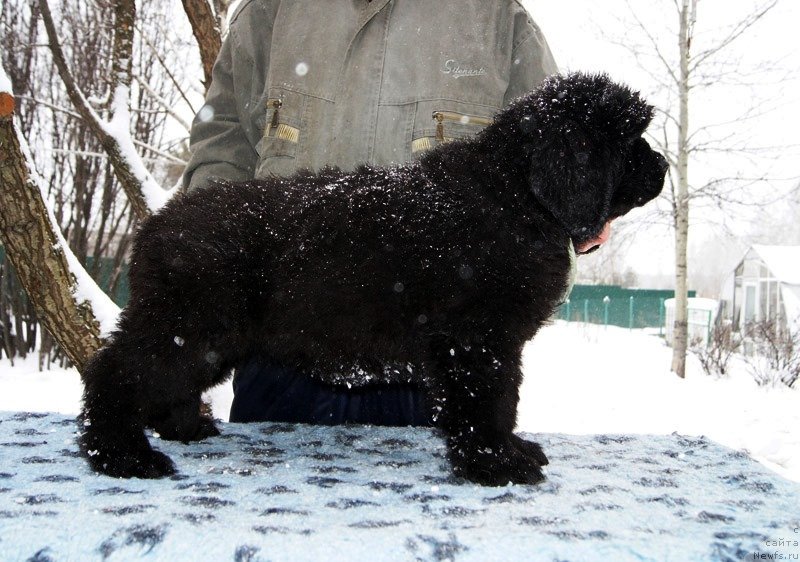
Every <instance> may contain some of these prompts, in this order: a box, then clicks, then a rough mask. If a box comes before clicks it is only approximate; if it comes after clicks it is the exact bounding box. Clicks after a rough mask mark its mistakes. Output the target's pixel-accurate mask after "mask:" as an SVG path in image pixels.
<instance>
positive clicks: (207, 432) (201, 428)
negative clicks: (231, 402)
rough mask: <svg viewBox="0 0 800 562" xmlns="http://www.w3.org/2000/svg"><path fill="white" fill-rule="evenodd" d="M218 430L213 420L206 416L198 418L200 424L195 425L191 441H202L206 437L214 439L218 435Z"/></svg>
mask: <svg viewBox="0 0 800 562" xmlns="http://www.w3.org/2000/svg"><path fill="white" fill-rule="evenodd" d="M219 434H220V433H219V429H217V424H215V423H214V420H213V419H212V418H210V417H208V416H200V423H199V424H198V425H197V432H196V433H195V436H194V439H192V440H193V441H202V440H203V439H205V438H206V437H216V436H217V435H219Z"/></svg>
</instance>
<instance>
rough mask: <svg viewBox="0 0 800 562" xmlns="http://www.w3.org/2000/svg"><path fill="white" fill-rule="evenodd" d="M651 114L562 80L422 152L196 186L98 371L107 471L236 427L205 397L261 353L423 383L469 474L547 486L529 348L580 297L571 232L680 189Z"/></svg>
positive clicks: (166, 219)
mask: <svg viewBox="0 0 800 562" xmlns="http://www.w3.org/2000/svg"><path fill="white" fill-rule="evenodd" d="M651 116H652V108H651V107H650V106H648V105H647V104H646V103H645V102H644V101H643V100H642V99H641V98H640V97H639V95H638V94H636V93H634V92H632V91H631V90H629V89H627V88H626V87H624V86H620V85H617V84H614V83H612V82H611V81H610V80H609V79H608V78H607V77H606V76H604V75H583V74H572V75H568V76H564V77H558V76H557V77H553V78H551V79H548V80H547V81H546V82H545V83H544V84H543V86H542V87H541V88H540V89H538V90H536V91H534V92H533V93H531V94H529V95H528V96H525V97H523V98H520V99H518V100H517V101H515V102H514V103H513V104H511V105H510V106H509V107H508V108H507V109H505V110H504V111H502V112H500V113H499V114H498V115H497V116H496V118H495V120H494V123H493V124H492V125H490V126H489V127H487V128H486V129H485V130H484V131H483V132H482V133H481V134H479V135H478V136H477V137H475V138H473V139H469V140H462V141H455V142H452V143H448V144H446V145H442V146H440V147H438V148H436V149H434V150H432V151H430V152H429V153H427V154H426V155H424V156H423V157H422V159H421V160H420V161H418V162H414V163H408V164H404V165H401V166H396V167H391V168H376V167H370V166H362V167H360V168H358V169H357V170H355V171H354V172H350V173H346V172H342V171H340V170H338V169H334V168H327V169H324V170H322V171H320V172H319V173H317V174H312V173H309V172H302V173H298V174H296V175H294V176H292V177H290V178H272V179H266V180H255V181H251V182H246V183H237V184H218V185H213V186H209V187H208V188H205V189H201V190H198V191H195V192H192V193H188V194H182V195H179V196H177V197H176V198H175V199H173V200H172V201H171V202H170V203H169V204H168V205H167V206H166V207H165V208H164V209H163V210H161V211H160V212H159V213H157V214H156V215H154V216H153V217H152V218H150V219H148V220H147V221H145V222H144V223H143V224H142V226H141V229H140V230H139V233H138V235H137V237H136V241H135V244H134V250H133V254H132V261H131V269H130V285H131V300H130V304H129V305H128V306H127V308H126V309H125V310H124V311H123V313H122V316H121V318H120V320H119V325H118V329H117V330H116V332H115V333H114V334H113V336H112V337H111V339H110V341H109V342H108V345H107V346H106V347H104V348H103V349H101V350H100V351H99V352H98V353H97V354H96V355H95V356H94V357H93V358H92V360H91V361H90V363H89V365H88V367H87V368H86V370H85V371H84V373H83V380H84V382H85V385H86V389H85V395H84V410H83V414H82V419H83V424H84V427H83V434H82V436H81V438H80V442H81V448H82V450H83V452H84V453H85V454H86V456H87V458H88V460H89V462H90V463H91V466H92V467H93V468H94V469H95V470H97V471H99V472H103V473H106V474H109V475H112V476H123V477H132V476H135V477H144V478H154V477H160V476H164V475H167V474H170V473H172V472H174V470H175V469H174V467H173V465H172V463H171V461H170V460H169V458H167V457H166V456H165V455H163V454H161V453H159V452H158V451H156V450H153V449H152V448H151V447H150V444H149V443H148V441H147V438H146V436H145V433H144V428H145V427H146V426H149V427H152V428H154V429H155V430H156V431H157V432H158V433H160V434H161V437H162V438H165V439H176V440H181V441H190V440H195V439H203V438H205V437H207V436H210V435H215V434H217V433H218V431H217V429H216V427H215V426H214V423H213V422H212V420H210V419H207V418H204V417H202V416H201V415H200V414H199V411H200V410H199V403H200V395H201V393H202V392H203V391H204V390H206V389H208V388H209V387H211V386H213V385H216V384H218V383H220V382H221V381H222V380H224V379H225V378H226V377H227V375H228V373H229V371H230V369H231V367H232V366H233V365H235V364H236V363H237V362H239V361H240V360H241V359H242V358H243V357H245V356H247V355H249V354H252V353H255V352H258V353H265V354H268V355H269V356H271V357H273V358H275V359H276V360H278V361H280V362H281V363H284V364H286V365H290V366H294V367H297V368H298V369H299V370H301V371H302V372H306V373H309V375H310V376H314V377H319V378H320V379H322V380H325V381H329V382H333V383H340V384H344V383H347V384H351V385H363V384H369V383H370V381H381V382H385V381H387V380H389V381H391V380H399V379H403V380H408V379H411V380H415V381H418V382H420V383H422V384H424V385H425V386H426V388H427V389H428V391H429V392H430V394H431V396H432V397H433V400H434V405H433V407H434V409H435V411H434V413H435V416H436V418H437V420H438V424H439V425H440V427H441V429H442V430H443V431H444V433H445V434H446V436H447V442H448V447H449V457H450V460H451V461H452V464H453V467H454V470H455V472H456V474H458V475H461V476H464V477H466V478H468V479H470V480H473V481H476V482H480V483H484V484H494V485H497V484H505V483H507V482H509V481H512V482H524V483H533V482H537V481H539V480H541V479H542V478H543V476H542V472H541V470H540V467H541V466H542V465H544V464H547V458H546V457H545V455H544V453H543V452H542V449H541V448H540V447H539V445H537V444H535V443H530V442H527V441H524V440H522V439H520V438H519V437H516V436H515V435H514V434H513V433H512V430H513V428H514V425H515V419H516V409H517V400H518V387H519V384H520V380H521V378H522V374H521V372H520V353H521V350H522V346H523V344H524V343H525V342H526V341H527V340H529V339H530V338H532V337H533V336H534V334H536V332H537V330H538V329H539V327H540V326H542V324H543V323H544V322H545V321H546V319H547V318H548V317H550V316H551V314H552V313H553V311H554V309H555V307H556V306H557V305H558V304H559V303H560V299H561V297H562V294H563V293H564V291H565V289H566V286H567V283H568V270H569V264H570V258H569V253H568V246H569V242H570V240H572V242H573V243H574V244H575V245H576V246H577V245H579V244H581V243H582V242H585V241H587V240H590V239H592V238H593V237H595V236H596V235H597V234H598V233H599V232H600V231H601V229H602V228H603V225H604V224H605V223H606V221H607V220H609V219H610V218H613V217H615V216H619V215H622V214H624V213H626V212H628V211H629V210H630V209H632V208H633V207H635V206H639V205H642V204H644V203H646V202H647V201H649V200H651V199H653V198H654V197H656V195H658V193H659V192H660V191H661V188H662V185H663V180H664V173H665V170H666V163H665V160H664V158H663V157H662V156H661V155H659V154H657V153H655V152H654V151H652V150H651V149H650V147H649V146H648V144H647V142H646V141H645V140H644V139H642V138H641V135H642V134H643V132H644V130H645V128H646V127H647V125H648V123H649V121H650V119H651Z"/></svg>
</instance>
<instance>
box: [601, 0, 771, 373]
mask: <svg viewBox="0 0 800 562" xmlns="http://www.w3.org/2000/svg"><path fill="white" fill-rule="evenodd" d="M700 2H701V0H673V1H672V2H668V1H667V0H662V1H661V2H659V3H658V6H659V7H660V8H663V9H664V10H666V11H668V12H671V13H672V15H673V16H674V18H675V20H674V21H675V25H674V26H670V25H660V26H658V27H656V26H651V25H648V23H647V22H646V19H645V18H644V17H643V15H642V14H643V8H642V7H641V6H640V5H638V4H636V5H635V6H634V4H633V3H632V2H630V0H626V4H627V8H628V10H627V14H628V16H629V17H630V20H627V21H625V22H624V25H625V27H626V30H627V32H626V35H625V38H624V39H617V40H615V39H612V41H613V42H615V43H617V44H618V45H620V46H622V47H623V48H625V49H626V50H628V51H629V52H630V53H631V54H632V55H633V56H634V57H635V59H636V61H637V62H638V64H639V66H640V68H641V69H642V70H644V71H645V72H646V73H647V74H648V75H649V76H650V78H651V79H652V82H653V85H654V87H655V90H656V91H657V96H656V97H659V98H660V99H662V100H664V101H663V106H662V107H660V108H659V110H660V111H659V113H658V114H657V117H656V120H655V121H656V122H655V125H656V127H655V128H654V129H655V131H656V132H654V133H652V135H651V141H652V142H653V143H654V144H655V145H656V146H657V147H658V149H659V150H660V151H661V152H663V153H664V155H665V156H666V158H667V160H668V161H669V163H670V172H669V174H668V180H667V181H668V186H669V189H668V190H666V199H667V200H668V203H669V215H670V223H671V227H672V229H673V230H674V234H675V298H676V308H675V329H674V336H673V342H672V346H673V357H672V371H673V372H675V373H676V374H677V375H678V376H679V377H684V376H685V372H686V354H687V350H688V344H689V341H688V323H687V319H688V282H687V280H688V271H689V267H688V257H687V256H688V247H689V244H688V242H689V225H690V221H689V215H690V207H695V206H697V205H699V204H701V203H702V202H703V201H704V200H705V201H711V202H713V204H714V205H716V206H717V207H719V208H723V209H726V208H728V207H729V206H730V205H731V204H735V203H737V202H742V201H743V200H744V199H743V198H742V197H741V194H742V193H743V192H742V188H743V187H746V186H748V185H753V184H755V183H757V182H759V181H761V180H763V179H764V176H759V177H747V176H746V175H743V174H738V173H734V174H731V175H726V176H725V177H721V176H719V175H718V176H716V177H711V178H709V179H708V181H706V182H705V183H698V182H697V181H696V180H695V181H692V180H691V175H690V169H691V166H692V163H693V162H695V161H696V160H697V159H698V158H699V157H701V156H704V155H708V154H710V153H720V152H734V151H743V152H746V151H748V150H751V148H752V147H747V146H743V145H742V144H741V143H737V142H736V139H735V138H734V137H735V135H732V134H730V133H729V132H728V131H726V130H725V129H724V127H725V126H730V125H731V124H732V123H736V122H737V121H746V120H747V119H753V118H754V117H756V116H757V115H758V114H759V110H758V109H756V108H755V107H751V108H746V109H745V110H744V111H743V112H742V114H740V115H732V116H730V118H729V119H727V120H725V122H724V123H714V124H701V125H699V126H694V127H692V126H691V123H692V120H691V119H690V115H691V108H692V106H693V100H694V99H695V98H696V97H697V96H698V95H699V92H701V91H702V90H704V89H708V88H711V87H714V86H715V85H718V84H720V83H725V82H727V83H728V84H731V83H733V82H736V81H737V80H738V82H739V83H741V82H742V81H743V80H744V77H749V78H754V75H753V74H752V73H750V72H749V71H748V72H746V71H745V70H744V69H743V68H742V66H741V63H740V61H738V60H737V59H735V57H731V58H730V59H728V58H726V55H728V54H729V52H730V51H731V50H732V46H733V45H735V44H736V43H738V42H739V40H740V39H741V38H742V37H743V36H745V35H746V34H747V33H748V31H750V30H751V29H752V28H753V27H754V26H755V25H756V24H757V23H758V22H760V21H761V20H762V19H763V18H764V17H765V16H766V15H767V14H768V13H769V12H770V11H771V10H772V9H773V8H774V7H775V6H776V4H777V0H766V1H764V0H762V1H761V2H759V3H758V4H756V5H755V6H753V7H751V8H750V11H749V12H747V13H746V14H743V15H742V16H741V17H739V18H738V19H737V21H736V22H735V23H733V24H732V25H730V26H727V27H724V28H723V29H717V30H716V32H715V33H709V32H708V31H707V30H706V32H705V33H699V32H698V9H697V8H698V4H700ZM652 7H653V5H652V3H650V4H648V8H652ZM631 30H633V33H631ZM668 45H672V46H671V47H670V46H668ZM763 72H767V71H763ZM736 77H740V78H736ZM753 150H756V149H753Z"/></svg>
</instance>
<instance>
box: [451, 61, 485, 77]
mask: <svg viewBox="0 0 800 562" xmlns="http://www.w3.org/2000/svg"><path fill="white" fill-rule="evenodd" d="M442 74H450V75H451V76H452V77H453V78H468V77H470V76H485V75H486V70H485V69H484V68H483V67H480V68H466V67H463V66H461V65H460V64H459V63H458V61H456V60H455V59H447V60H446V61H444V66H443V67H442Z"/></svg>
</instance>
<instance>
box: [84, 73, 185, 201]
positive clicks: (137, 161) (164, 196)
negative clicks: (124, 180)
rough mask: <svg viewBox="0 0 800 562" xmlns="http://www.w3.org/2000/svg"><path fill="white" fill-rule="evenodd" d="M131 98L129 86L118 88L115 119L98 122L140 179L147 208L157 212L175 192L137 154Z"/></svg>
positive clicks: (114, 102) (113, 105) (114, 108)
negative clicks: (161, 183)
mask: <svg viewBox="0 0 800 562" xmlns="http://www.w3.org/2000/svg"><path fill="white" fill-rule="evenodd" d="M129 97H130V91H129V88H128V87H127V86H124V85H119V86H117V88H116V90H115V91H114V98H113V100H112V107H113V117H112V118H111V121H103V120H102V119H100V118H99V117H97V122H98V123H99V124H100V126H101V127H102V129H103V130H104V131H105V132H106V133H108V134H109V135H110V136H111V137H112V138H113V139H114V140H115V141H116V142H117V146H118V147H119V150H120V152H121V153H122V157H123V158H124V159H125V161H126V162H127V163H128V166H130V168H131V171H132V172H133V175H134V176H136V179H138V180H139V182H140V183H141V185H142V194H143V195H144V199H145V202H146V203H147V207H148V208H149V209H150V210H151V211H153V212H155V211H157V210H159V209H160V208H161V207H163V206H164V205H165V204H166V202H167V201H169V200H170V198H171V197H172V196H173V195H174V193H175V191H174V190H171V191H167V190H165V189H163V188H162V187H161V186H160V185H159V184H158V182H157V181H156V180H155V179H154V178H153V176H152V175H151V174H150V172H149V171H148V170H147V167H146V166H145V165H144V161H142V158H141V157H140V156H139V153H138V152H136V147H135V146H134V144H133V138H132V137H131V133H130V123H131V115H130V109H129V108H128V99H129Z"/></svg>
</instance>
